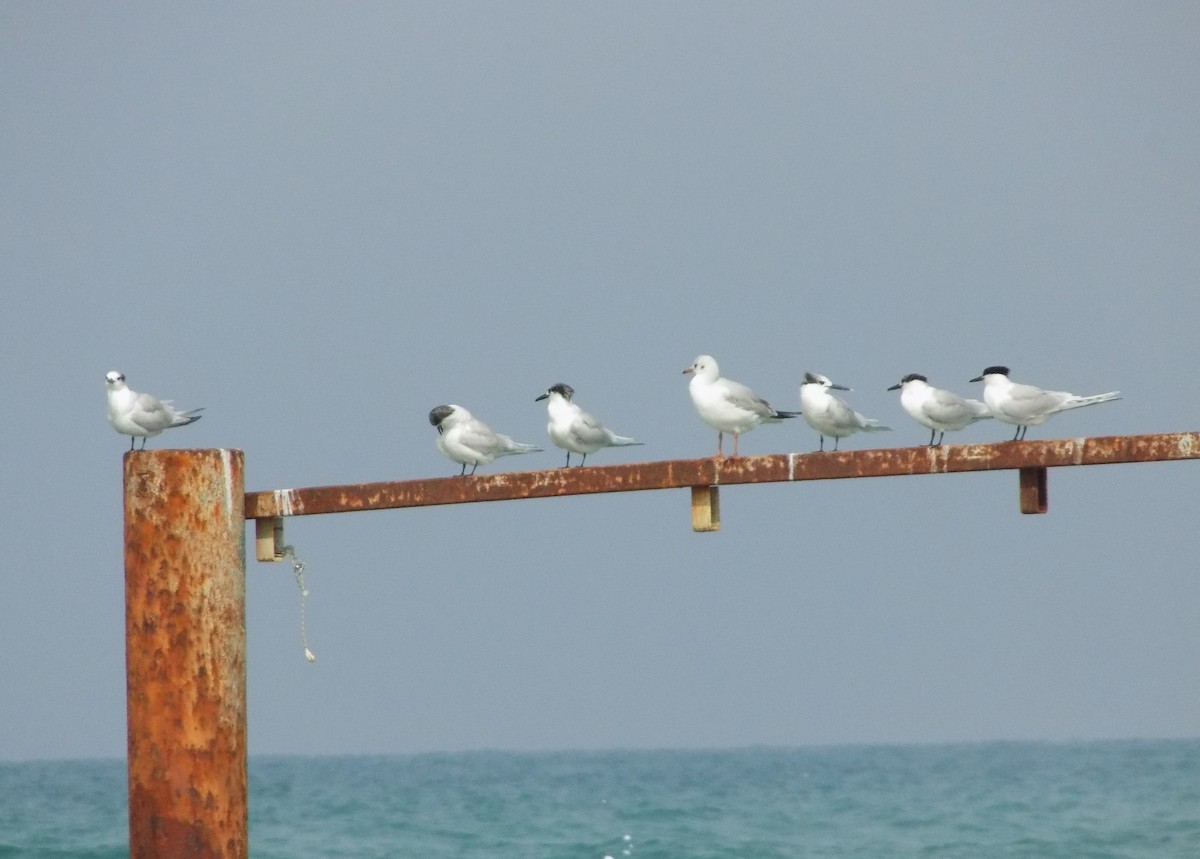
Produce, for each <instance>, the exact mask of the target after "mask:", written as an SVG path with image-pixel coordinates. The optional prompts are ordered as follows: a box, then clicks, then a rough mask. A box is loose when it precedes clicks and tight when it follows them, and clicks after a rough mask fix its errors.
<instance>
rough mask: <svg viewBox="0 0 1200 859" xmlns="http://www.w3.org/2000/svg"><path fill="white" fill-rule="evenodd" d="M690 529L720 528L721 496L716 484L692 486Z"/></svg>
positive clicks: (708, 529)
mask: <svg viewBox="0 0 1200 859" xmlns="http://www.w3.org/2000/svg"><path fill="white" fill-rule="evenodd" d="M692 530H693V531H720V530H721V496H720V492H719V490H718V489H717V487H716V486H693V487H692Z"/></svg>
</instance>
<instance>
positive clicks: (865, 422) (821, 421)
mask: <svg viewBox="0 0 1200 859" xmlns="http://www.w3.org/2000/svg"><path fill="white" fill-rule="evenodd" d="M831 390H834V391H850V390H853V388H847V387H846V386H845V385H835V384H834V383H833V382H832V381H830V379H829V377H828V376H822V375H821V374H820V373H805V374H804V384H802V385H801V386H800V414H801V415H803V416H804V420H805V421H807V422H808V425H809V426H810V427H812V428H813V429H815V430H816V431H817V432H818V433H819V434H820V436H821V447H820V449H821V450H822V451H824V450H825V436H829V437H830V438H832V439H833V449H834V450H837V449H838V441H839V440H841V439H843V438H845V437H846V436H849V435H854V434H855V433H856V432H885V431H888V430H891V427H888V426H884V425H883V424H881V423H880V422H879V421H877V420H875V419H874V418H867V417H863V416H862V415H860V414H859V413H858V412H856V411H854V409H852V408H850V407H849V406H848V405H846V403H845V401H844V400H841V399H839V398H838V397H835V396H834V395H833V394H831V393H829V392H830V391H831Z"/></svg>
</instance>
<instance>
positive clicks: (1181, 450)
mask: <svg viewBox="0 0 1200 859" xmlns="http://www.w3.org/2000/svg"><path fill="white" fill-rule="evenodd" d="M1179 459H1200V432H1184V433H1165V434H1161V435H1136V436H1106V437H1098V438H1068V439H1054V440H1050V441H1019V442H1016V441H1008V442H1000V443H998V444H968V445H943V446H941V447H893V448H879V449H875V450H843V451H838V452H836V453H835V452H829V453H783V454H774V455H770V456H742V457H738V458H736V459H734V458H732V457H727V458H725V459H681V460H667V461H663V462H641V463H631V464H628V465H606V466H594V467H593V466H588V467H586V468H572V469H570V470H567V469H564V468H556V469H553V470H550V471H521V472H507V473H503V474H490V475H477V476H474V477H444V478H432V479H425V480H401V481H393V482H385V483H361V484H354V485H348V486H318V487H312V488H307V489H277V490H274V491H268V492H248V493H246V518H248V519H262V518H268V517H275V516H304V515H313V514H317V513H342V512H349V511H352V510H383V509H388V508H395V507H423V506H428V505H435V504H462V503H465V502H470V501H505V500H512V499H516V498H547V497H551V496H558V495H587V494H593V493H599V492H627V491H634V490H645V489H679V488H685V487H692V486H722V485H724V486H729V485H735V484H742V483H778V482H785V481H792V480H837V479H841V478H847V477H889V476H903V475H916V474H949V473H957V472H966V471H998V470H1004V469H1023V468H1049V467H1058V466H1067V465H1106V464H1114V463H1122V462H1154V461H1162V460H1179ZM1042 488H1043V493H1042V498H1043V499H1044V497H1045V493H1044V485H1043V487H1042ZM1031 497H1032V496H1031ZM1030 503H1034V502H1030Z"/></svg>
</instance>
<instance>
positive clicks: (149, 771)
mask: <svg viewBox="0 0 1200 859" xmlns="http://www.w3.org/2000/svg"><path fill="white" fill-rule="evenodd" d="M242 463H243V459H242V453H241V451H229V450H151V451H137V452H130V453H127V454H125V460H124V466H125V648H126V657H125V659H126V677H127V693H128V704H129V710H128V730H129V736H128V740H129V847H130V849H129V852H130V856H132V857H163V856H180V857H183V856H188V857H193V856H194V857H244V856H246V855H247V853H248V844H247V831H248V827H247V822H248V818H247V781H246V616H245V615H246V610H245V530H246V529H245V518H244V516H243V515H242V514H243V511H244V505H245V501H244V491H243V474H244V471H243V467H242Z"/></svg>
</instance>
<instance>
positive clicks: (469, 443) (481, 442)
mask: <svg viewBox="0 0 1200 859" xmlns="http://www.w3.org/2000/svg"><path fill="white" fill-rule="evenodd" d="M458 440H459V443H460V444H462V445H463V446H464V447H468V448H470V449H471V450H473V451H476V452H477V453H480V454H484V455H487V454H492V453H495V452H496V451H497V450H499V449H500V448H501V447H502V443H501V441H500V437H499V436H498V435H496V433H495V432H493V431H492V428H491V427H490V426H488V425H487V424H485V423H484V422H483V421H481V420H478V419H477V418H472V419H471V420H470V421H469V422H468V423H467V424H466V425H464V426H463V428H462V429H461V430H460V431H459V434H458Z"/></svg>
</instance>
